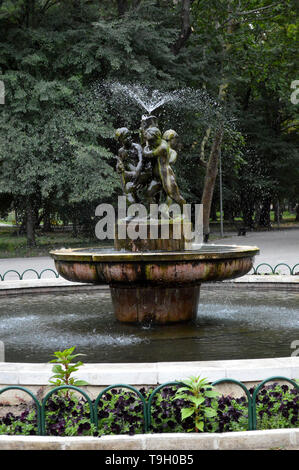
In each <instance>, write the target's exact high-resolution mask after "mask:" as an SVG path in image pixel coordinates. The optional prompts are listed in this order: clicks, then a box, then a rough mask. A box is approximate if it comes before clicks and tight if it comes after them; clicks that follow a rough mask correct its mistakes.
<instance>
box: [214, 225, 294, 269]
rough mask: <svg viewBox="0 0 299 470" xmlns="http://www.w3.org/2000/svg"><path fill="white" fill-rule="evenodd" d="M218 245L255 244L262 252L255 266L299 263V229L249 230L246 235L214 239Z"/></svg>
mask: <svg viewBox="0 0 299 470" xmlns="http://www.w3.org/2000/svg"><path fill="white" fill-rule="evenodd" d="M213 243H215V244H218V245H255V246H258V247H259V249H260V254H259V255H257V256H256V258H255V266H256V265H258V264H260V263H269V264H271V265H272V266H273V267H274V266H275V265H276V264H278V263H287V264H288V265H290V266H294V265H295V264H296V263H299V229H288V230H277V231H273V232H248V233H247V234H246V236H237V235H235V236H233V237H229V238H222V239H218V240H216V241H214V242H213Z"/></svg>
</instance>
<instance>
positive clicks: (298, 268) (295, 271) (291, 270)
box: [0, 263, 299, 281]
mask: <svg viewBox="0 0 299 470" xmlns="http://www.w3.org/2000/svg"><path fill="white" fill-rule="evenodd" d="M262 266H266V267H267V270H266V271H261V268H262ZM282 266H284V267H285V268H287V270H288V274H289V275H291V276H296V275H299V263H296V264H295V265H294V266H293V267H291V266H289V265H288V264H287V263H278V264H276V265H275V266H271V264H269V263H260V264H259V265H258V266H256V267H253V268H252V271H251V272H250V273H249V274H271V275H272V274H273V275H274V274H276V275H277V274H283V273H281V272H279V271H278V268H281V267H282ZM47 271H49V272H52V273H53V274H54V276H55V278H59V277H60V276H59V274H58V272H56V271H55V270H54V269H51V268H47V269H43V270H42V271H41V272H38V271H36V270H35V269H33V268H29V269H25V271H23V272H22V273H20V272H19V271H17V270H16V269H9V270H8V271H6V272H5V273H4V274H0V281H5V278H6V276H7V275H8V274H11V273H13V274H15V275H16V276H17V279H18V280H19V281H23V280H24V275H25V274H26V273H29V272H32V273H34V274H35V276H36V279H41V278H42V276H43V274H44V273H45V272H47ZM30 279H31V278H30ZM28 280H29V279H28Z"/></svg>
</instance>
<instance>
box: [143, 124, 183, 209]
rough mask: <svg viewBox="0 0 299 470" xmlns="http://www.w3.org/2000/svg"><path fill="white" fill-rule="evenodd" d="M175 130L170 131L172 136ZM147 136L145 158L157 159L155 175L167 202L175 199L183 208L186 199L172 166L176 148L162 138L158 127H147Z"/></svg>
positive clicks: (175, 156)
mask: <svg viewBox="0 0 299 470" xmlns="http://www.w3.org/2000/svg"><path fill="white" fill-rule="evenodd" d="M173 132H174V131H171V133H169V135H172V138H173V137H175V135H174V134H173ZM167 135H168V134H167ZM145 138H146V141H147V145H146V146H145V147H144V149H143V154H144V158H150V159H154V160H155V166H154V176H155V177H156V178H157V179H159V180H160V182H161V184H162V187H163V190H164V192H165V194H166V197H167V204H168V205H170V204H171V202H172V201H174V202H176V203H177V204H179V206H180V207H181V208H183V205H184V204H186V201H185V199H184V198H183V197H182V196H181V194H180V190H179V187H178V185H177V183H176V179H175V174H174V172H173V170H172V168H171V166H170V159H172V161H175V160H176V158H177V155H176V152H175V150H174V149H173V148H172V147H171V144H170V143H169V142H167V141H166V140H165V139H163V138H162V135H161V131H160V129H158V128H157V127H149V128H148V129H146V131H145ZM170 140H171V139H170Z"/></svg>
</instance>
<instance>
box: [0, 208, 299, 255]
mask: <svg viewBox="0 0 299 470" xmlns="http://www.w3.org/2000/svg"><path fill="white" fill-rule="evenodd" d="M219 217H220V214H219V212H218V213H217V221H211V232H215V233H211V236H210V240H211V241H213V240H216V239H218V238H219V233H218V232H219V224H220V219H219ZM295 218H296V216H295V214H291V213H289V212H287V211H285V212H284V213H283V219H282V221H281V223H280V225H279V227H280V228H289V227H298V228H299V222H296V221H295ZM241 220H242V219H238V218H235V225H232V224H230V223H228V222H226V221H225V222H224V228H225V231H226V232H236V226H237V225H240V223H241ZM273 220H274V212H273V211H271V221H272V228H273V229H276V228H278V224H277V223H275V224H274V222H273ZM0 223H1V224H5V225H3V226H0V258H15V257H24V258H25V257H34V256H48V254H49V251H50V250H53V249H59V248H74V247H78V248H80V247H92V246H101V247H107V246H112V245H113V243H112V241H111V240H107V241H101V242H99V241H98V240H96V239H90V238H88V237H83V236H78V237H74V236H73V235H72V233H71V232H67V231H65V232H63V231H61V232H57V231H55V232H49V233H44V232H42V231H37V235H36V244H37V246H36V247H32V248H29V247H28V246H27V240H26V236H25V235H18V233H17V229H16V228H15V227H13V226H10V225H9V224H11V223H14V220H13V218H12V216H11V217H9V218H8V219H6V220H0ZM216 232H217V234H216Z"/></svg>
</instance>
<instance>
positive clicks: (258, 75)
mask: <svg viewBox="0 0 299 470" xmlns="http://www.w3.org/2000/svg"><path fill="white" fill-rule="evenodd" d="M187 4H190V5H191V10H190V11H189V10H188V15H189V18H187V20H188V21H187V26H188V25H189V22H190V25H189V26H190V27H188V28H187V29H188V31H187V33H186V36H185V37H184V41H182V42H181V45H180V48H179V49H177V48H175V49H176V50H175V51H174V45H175V44H177V39H178V38H180V37H181V35H182V32H183V33H184V31H182V30H181V28H182V26H181V24H182V20H183V19H184V18H183V17H182V16H181V6H186V5H187ZM296 9H297V3H296V0H284V1H277V2H271V0H262V1H259V2H257V0H250V1H246V2H245V1H243V0H241V1H239V0H230V1H229V2H223V1H222V0H201V1H199V2H195V1H193V2H192V1H189V0H182V1H181V2H173V1H172V0H161V1H159V2H156V1H154V0H128V1H116V0H113V1H108V0H102V1H101V2H90V1H88V0H80V1H77V0H63V1H62V0H55V1H54V0H50V1H44V0H34V1H32V0H18V1H15V2H12V1H11V0H3V1H2V2H1V3H0V46H1V47H0V51H1V52H0V80H2V81H3V82H4V84H5V91H6V95H5V105H1V106H0V214H1V215H4V216H5V215H6V214H7V212H8V211H10V210H15V209H17V211H18V213H19V214H20V218H21V222H22V225H23V226H24V227H25V225H26V222H27V223H28V221H29V222H30V223H31V225H32V223H33V222H32V221H31V217H30V214H31V213H32V212H33V213H34V217H33V219H34V227H33V229H34V228H35V226H38V225H39V224H40V222H41V221H42V220H43V219H44V220H50V219H51V220H55V219H58V218H60V219H63V220H64V221H66V222H72V223H73V224H74V226H77V225H79V221H80V224H81V225H83V226H84V228H85V229H86V230H88V231H89V233H92V234H93V233H94V225H95V220H94V213H95V208H96V206H97V205H98V204H99V203H101V202H102V201H104V202H112V203H113V202H114V201H115V200H116V196H117V194H119V193H120V190H121V187H120V183H119V179H118V177H117V175H116V172H115V171H114V169H115V155H116V152H117V148H116V143H115V140H114V138H113V136H114V129H116V128H117V127H120V126H123V125H126V126H127V127H130V128H132V129H133V130H134V131H137V129H138V125H139V121H140V114H141V113H142V109H140V108H138V107H137V106H136V105H134V104H130V105H127V106H120V103H118V102H117V101H116V102H115V101H114V102H113V99H112V97H111V95H109V93H108V94H105V93H104V94H103V93H101V92H100V91H99V89H100V88H101V85H102V84H103V83H107V82H114V81H118V82H121V83H123V84H126V83H140V84H143V85H147V86H149V87H151V88H158V89H161V90H166V91H169V90H175V89H180V88H186V87H187V88H188V87H191V88H192V89H195V90H199V91H204V92H205V93H207V95H208V96H209V97H210V99H211V102H214V103H218V104H219V101H221V105H222V111H223V113H222V114H225V115H226V116H227V122H226V129H225V134H224V137H223V141H222V148H221V150H222V162H223V178H224V198H225V201H224V203H225V207H226V213H227V214H228V215H230V214H231V213H232V212H234V211H235V212H236V214H237V215H242V216H243V218H244V220H245V221H246V222H247V221H248V223H249V224H250V223H251V222H252V220H253V215H252V214H253V213H256V214H257V215H256V221H255V222H256V224H261V223H262V224H263V223H266V220H263V219H265V217H264V213H263V211H261V210H260V209H261V207H260V206H263V209H264V210H266V211H269V207H270V203H272V204H273V203H274V202H275V201H277V200H279V201H280V202H281V203H283V201H285V200H287V201H290V202H291V203H292V205H293V206H295V204H296V203H298V184H297V181H298V177H299V175H298V171H299V170H298V168H299V165H298V159H299V156H298V145H297V144H298V142H297V140H298V135H297V131H298V106H296V105H294V104H293V103H291V101H290V95H291V92H292V90H291V88H290V86H291V81H292V80H295V79H296V78H297V77H295V76H294V70H295V65H296V60H297V45H296V40H297V37H298V17H297V15H296V14H297V12H296ZM188 15H187V16H188ZM185 20H186V18H185ZM184 34H185V33H184ZM221 90H222V91H223V90H225V93H222V95H224V96H222V98H221V99H220V97H219V92H220V91H221ZM208 106H209V104H208V103H206V102H203V105H202V106H200V105H198V106H197V109H192V110H191V109H189V110H188V109H187V110H186V107H185V108H178V109H176V110H174V111H175V112H172V111H171V110H170V109H168V108H166V107H165V109H164V108H161V109H160V110H159V112H158V114H159V116H158V117H159V120H160V121H159V122H160V124H161V127H163V129H165V128H169V127H171V128H175V129H177V130H178V131H179V135H180V140H181V149H180V152H179V159H178V162H177V163H176V168H175V170H176V173H177V177H178V180H179V185H180V187H181V188H182V193H183V195H184V196H185V197H186V198H187V200H188V202H198V201H199V200H200V199H201V194H202V189H203V181H204V175H205V171H206V170H205V165H204V160H207V155H209V152H210V150H211V146H212V143H213V138H214V135H215V129H216V127H217V124H219V123H218V122H217V119H216V120H215V119H214V120H212V121H210V120H209V118H208V116H207V113H206V110H207V108H208ZM207 128H209V129H210V137H209V138H208V140H207V142H206V144H205V146H204V149H202V143H203V142H204V139H205V135H206V131H207ZM202 150H203V152H202ZM218 199H219V198H218V194H217V192H216V193H215V194H214V205H215V206H218ZM260 213H261V215H260ZM26 229H27V232H28V227H27V228H26Z"/></svg>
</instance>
